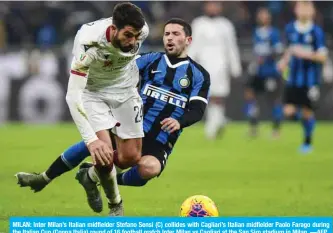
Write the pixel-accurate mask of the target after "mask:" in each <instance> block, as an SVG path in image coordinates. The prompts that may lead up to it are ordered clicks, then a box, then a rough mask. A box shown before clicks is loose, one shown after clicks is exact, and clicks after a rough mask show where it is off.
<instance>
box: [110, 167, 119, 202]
mask: <svg viewBox="0 0 333 233" xmlns="http://www.w3.org/2000/svg"><path fill="white" fill-rule="evenodd" d="M110 184H111V186H112V190H113V192H112V194H111V196H110V198H109V203H111V204H118V203H119V202H120V201H121V196H120V192H119V187H118V183H117V170H116V169H115V166H113V169H112V171H111V176H110Z"/></svg>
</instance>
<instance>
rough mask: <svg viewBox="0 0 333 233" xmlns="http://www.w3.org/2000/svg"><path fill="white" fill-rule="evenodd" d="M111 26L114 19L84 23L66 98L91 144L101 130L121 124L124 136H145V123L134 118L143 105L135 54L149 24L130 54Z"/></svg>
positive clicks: (77, 35) (85, 137)
mask: <svg viewBox="0 0 333 233" xmlns="http://www.w3.org/2000/svg"><path fill="white" fill-rule="evenodd" d="M111 25H112V18H107V19H100V20H97V21H94V22H91V23H87V24H84V25H83V26H82V27H81V29H80V30H79V31H78V32H77V34H76V36H75V40H74V46H73V51H72V52H73V55H74V57H73V61H72V64H71V74H70V78H69V82H68V88H67V94H66V101H67V104H68V106H69V110H70V112H71V115H72V117H73V120H74V121H75V124H76V126H77V128H78V130H79V131H80V134H81V136H82V138H83V140H84V141H85V143H87V144H89V143H91V142H93V141H95V140H97V139H98V138H97V135H96V132H97V131H99V130H102V129H110V128H114V126H115V125H119V124H118V123H120V124H121V126H120V127H119V129H118V130H117V132H116V134H117V135H118V136H121V137H122V138H131V137H141V136H142V135H143V129H142V122H141V121H138V122H139V123H138V124H136V121H135V120H133V119H135V117H136V115H135V114H136V112H135V110H137V109H140V106H141V105H142V100H141V98H140V96H139V94H138V92H137V90H136V89H135V88H136V85H137V84H138V81H139V71H138V68H137V65H136V62H135V56H136V55H137V53H138V52H139V49H140V47H141V45H142V42H143V41H144V40H145V39H146V37H147V36H148V33H149V29H148V25H147V24H145V26H144V27H143V29H142V32H141V34H140V37H139V38H138V42H137V44H136V45H135V47H134V48H133V49H132V51H130V52H127V53H124V52H122V51H121V50H120V49H118V48H115V47H114V46H113V45H112V43H111V40H110V38H109V37H110V30H111V28H110V26H111ZM115 108H117V109H115ZM133 114H134V115H133ZM133 122H134V123H133Z"/></svg>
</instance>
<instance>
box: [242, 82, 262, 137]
mask: <svg viewBox="0 0 333 233" xmlns="http://www.w3.org/2000/svg"><path fill="white" fill-rule="evenodd" d="M259 85H260V80H259V79H258V78H256V77H254V78H251V79H250V80H249V82H248V83H247V85H246V87H245V91H244V99H245V115H246V117H247V119H248V121H249V125H250V131H249V134H250V136H256V135H257V126H258V115H259V108H258V106H257V101H256V94H257V92H258V91H259V89H260V86H259Z"/></svg>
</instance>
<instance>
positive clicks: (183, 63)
mask: <svg viewBox="0 0 333 233" xmlns="http://www.w3.org/2000/svg"><path fill="white" fill-rule="evenodd" d="M164 59H165V61H166V63H167V65H168V66H169V67H170V68H177V67H179V66H181V65H186V64H188V63H189V61H188V60H187V61H181V62H178V63H176V64H174V65H172V64H171V62H170V60H169V58H168V56H167V55H166V54H164Z"/></svg>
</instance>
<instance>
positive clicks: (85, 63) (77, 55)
mask: <svg viewBox="0 0 333 233" xmlns="http://www.w3.org/2000/svg"><path fill="white" fill-rule="evenodd" d="M80 30H82V29H80ZM80 30H79V31H78V33H77V34H76V36H75V39H74V46H73V50H72V54H73V60H72V64H71V73H72V74H76V75H79V76H82V77H86V76H87V74H88V72H89V67H90V64H91V63H92V62H93V61H94V60H95V59H96V57H97V48H96V47H94V45H93V43H82V42H81V38H80V37H81V31H80Z"/></svg>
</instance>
